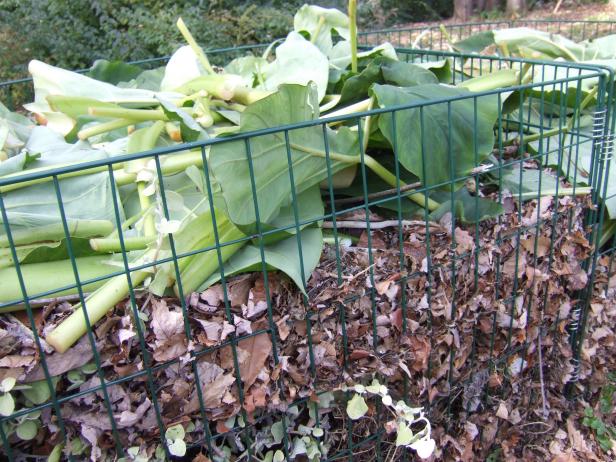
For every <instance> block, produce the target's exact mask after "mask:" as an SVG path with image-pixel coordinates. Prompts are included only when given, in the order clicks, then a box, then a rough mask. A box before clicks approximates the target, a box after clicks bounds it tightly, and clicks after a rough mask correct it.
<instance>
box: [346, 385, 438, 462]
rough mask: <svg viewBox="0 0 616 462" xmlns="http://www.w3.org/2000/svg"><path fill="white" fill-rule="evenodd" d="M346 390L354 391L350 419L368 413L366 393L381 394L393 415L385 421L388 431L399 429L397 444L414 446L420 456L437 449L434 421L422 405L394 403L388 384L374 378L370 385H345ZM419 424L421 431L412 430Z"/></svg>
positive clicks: (408, 446)
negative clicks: (426, 414) (411, 405)
mask: <svg viewBox="0 0 616 462" xmlns="http://www.w3.org/2000/svg"><path fill="white" fill-rule="evenodd" d="M342 390H343V391H350V392H353V397H352V398H351V399H350V400H349V401H348V402H347V407H346V412H347V415H348V416H349V418H350V419H352V420H358V419H361V418H362V417H363V416H365V415H366V414H367V413H368V411H369V409H370V408H369V407H368V405H367V404H366V401H365V399H364V397H365V396H366V397H371V396H375V397H380V399H381V403H382V404H383V406H384V407H385V409H387V410H388V411H389V412H390V413H391V414H392V415H393V417H394V418H393V419H392V420H390V421H388V422H387V423H386V424H385V428H386V430H387V432H388V433H394V432H395V433H396V447H399V446H403V447H406V448H410V449H413V450H414V451H415V452H416V453H417V455H418V456H419V457H421V458H422V459H427V458H428V457H430V456H431V455H432V453H433V452H434V450H435V449H436V442H435V441H434V439H432V437H431V429H432V427H431V425H430V421H429V420H428V418H427V417H426V416H425V414H424V411H423V408H420V407H415V408H414V407H410V406H409V405H407V404H406V403H405V402H404V401H402V400H400V401H397V402H395V403H394V401H393V398H392V397H391V395H390V394H389V390H388V388H387V387H386V386H385V385H382V384H381V383H379V381H378V380H376V379H374V380H373V381H372V383H371V384H370V385H368V386H364V385H360V384H358V385H354V386H352V387H343V388H342ZM417 425H423V428H421V430H418V431H413V428H416V427H417Z"/></svg>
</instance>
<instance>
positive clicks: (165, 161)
mask: <svg viewBox="0 0 616 462" xmlns="http://www.w3.org/2000/svg"><path fill="white" fill-rule="evenodd" d="M161 164H162V165H161V170H162V173H163V175H173V174H174V173H179V172H180V171H182V170H185V169H186V168H187V167H189V166H191V165H194V166H196V167H202V166H203V158H202V157H201V152H199V151H195V152H187V153H182V154H171V155H169V156H164V157H161ZM57 167H59V166H56V167H46V168H45V169H40V171H43V170H53V169H54V168H57ZM123 167H124V165H123V163H120V162H119V163H117V164H113V165H112V166H111V168H112V169H113V170H114V172H113V177H114V179H115V181H116V184H117V185H118V186H123V185H127V184H130V183H134V182H135V180H136V179H137V175H136V173H131V172H127V171H125V170H121V169H123ZM107 169H108V167H107V166H106V165H103V166H100V167H92V168H88V169H84V170H78V171H76V172H70V173H63V174H61V175H58V179H59V180H61V179H64V178H74V177H76V176H85V175H91V174H93V173H99V172H106V171H107ZM35 171H39V170H35V169H32V170H29V171H28V173H30V172H35ZM23 174H24V173H23V172H19V175H23ZM19 175H17V174H11V175H6V176H4V177H3V178H7V177H11V176H19ZM52 179H53V177H51V176H48V177H43V178H37V179H36V180H28V181H21V182H19V183H14V184H9V185H6V186H0V193H6V192H9V191H15V190H16V189H23V188H26V187H28V186H32V185H35V184H41V183H48V182H50V181H52Z"/></svg>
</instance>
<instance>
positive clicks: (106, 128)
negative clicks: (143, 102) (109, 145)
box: [77, 119, 135, 140]
mask: <svg viewBox="0 0 616 462" xmlns="http://www.w3.org/2000/svg"><path fill="white" fill-rule="evenodd" d="M134 123H135V121H134V120H132V119H116V120H110V121H109V122H103V123H101V124H98V125H94V126H92V127H88V128H84V129H83V130H80V131H79V133H77V137H78V138H79V139H80V140H87V139H88V138H90V137H92V136H95V135H100V134H102V133H107V132H110V131H111V130H116V129H118V128H123V127H128V126H129V125H133V124H134Z"/></svg>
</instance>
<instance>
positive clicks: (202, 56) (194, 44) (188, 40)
mask: <svg viewBox="0 0 616 462" xmlns="http://www.w3.org/2000/svg"><path fill="white" fill-rule="evenodd" d="M176 26H177V28H178V29H179V31H180V33H181V34H182V37H184V40H186V43H188V45H190V48H192V50H193V52H194V53H195V55H196V56H197V59H198V60H199V62H200V63H201V66H203V69H205V71H206V72H209V73H210V74H214V73H215V71H214V69H213V68H212V65H211V64H210V61H209V60H208V59H207V56H206V55H205V53H204V52H203V49H202V48H201V47H200V46H199V44H197V42H196V41H195V39H194V37H193V36H192V34H191V33H190V31H189V30H188V27H186V24H185V23H184V21H183V20H182V18H178V20H177V23H176Z"/></svg>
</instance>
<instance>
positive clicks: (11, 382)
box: [0, 377, 17, 393]
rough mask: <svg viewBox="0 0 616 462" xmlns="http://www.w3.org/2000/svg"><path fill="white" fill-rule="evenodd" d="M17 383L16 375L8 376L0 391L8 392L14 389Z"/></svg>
mask: <svg viewBox="0 0 616 462" xmlns="http://www.w3.org/2000/svg"><path fill="white" fill-rule="evenodd" d="M16 383H17V380H16V379H15V377H6V378H5V379H3V380H2V382H1V383H0V392H3V393H8V392H9V391H11V390H12V389H13V387H14V386H15V384H16Z"/></svg>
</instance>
